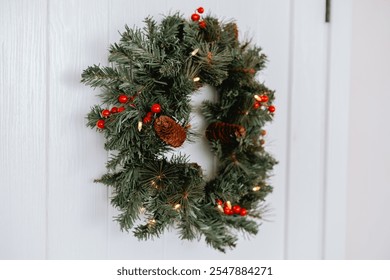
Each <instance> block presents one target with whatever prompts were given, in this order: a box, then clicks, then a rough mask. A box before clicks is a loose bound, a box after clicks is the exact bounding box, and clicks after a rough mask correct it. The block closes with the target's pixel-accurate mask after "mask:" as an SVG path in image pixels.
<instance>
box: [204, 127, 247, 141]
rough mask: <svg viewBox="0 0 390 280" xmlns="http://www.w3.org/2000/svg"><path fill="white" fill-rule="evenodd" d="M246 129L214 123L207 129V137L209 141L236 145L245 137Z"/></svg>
mask: <svg viewBox="0 0 390 280" xmlns="http://www.w3.org/2000/svg"><path fill="white" fill-rule="evenodd" d="M245 133H246V130H245V127H243V126H242V125H239V124H231V123H224V122H214V123H211V124H209V126H208V127H207V129H206V137H207V139H209V141H212V140H220V141H221V143H222V144H226V145H231V144H236V143H237V142H238V141H237V140H238V139H239V138H241V137H245Z"/></svg>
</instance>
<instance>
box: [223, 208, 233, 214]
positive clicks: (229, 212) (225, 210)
mask: <svg viewBox="0 0 390 280" xmlns="http://www.w3.org/2000/svg"><path fill="white" fill-rule="evenodd" d="M223 212H224V213H225V214H226V215H233V210H232V209H230V208H229V207H224V208H223Z"/></svg>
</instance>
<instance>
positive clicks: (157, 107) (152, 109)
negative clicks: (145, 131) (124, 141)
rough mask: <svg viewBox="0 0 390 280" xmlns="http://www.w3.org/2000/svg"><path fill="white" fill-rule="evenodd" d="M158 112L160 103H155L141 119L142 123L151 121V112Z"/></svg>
mask: <svg viewBox="0 0 390 280" xmlns="http://www.w3.org/2000/svg"><path fill="white" fill-rule="evenodd" d="M158 113H161V105H160V104H158V103H155V104H153V105H152V106H151V107H150V112H148V113H147V114H146V116H145V117H144V119H143V120H142V121H143V123H144V124H148V123H150V122H152V117H153V114H158Z"/></svg>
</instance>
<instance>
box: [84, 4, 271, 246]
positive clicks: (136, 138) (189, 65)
mask: <svg viewBox="0 0 390 280" xmlns="http://www.w3.org/2000/svg"><path fill="white" fill-rule="evenodd" d="M203 12H204V9H203V8H202V7H200V8H198V9H197V10H196V11H195V12H194V14H192V16H191V19H188V20H187V19H185V18H183V16H181V15H180V14H174V15H169V16H166V17H164V18H163V20H162V21H161V23H160V24H158V23H157V22H156V21H155V20H153V19H152V18H150V17H148V18H146V19H145V24H146V26H145V28H143V29H139V28H133V29H131V28H129V27H128V26H126V27H125V31H124V32H123V33H121V39H120V42H119V43H115V44H113V45H111V47H110V50H109V53H110V54H109V62H110V63H111V66H109V67H105V66H100V65H94V66H90V67H88V68H87V69H86V70H84V72H83V73H82V80H81V81H82V82H83V83H85V84H86V85H89V86H91V87H93V88H97V87H99V88H101V89H102V91H101V93H100V94H99V96H100V97H101V100H102V105H96V106H94V107H93V108H92V109H91V111H90V113H89V114H88V116H87V119H88V123H87V125H88V126H89V127H91V128H97V130H98V131H99V132H101V133H102V134H103V135H104V137H105V140H106V141H105V149H106V150H108V151H112V152H111V156H110V159H109V160H108V162H107V164H106V167H107V173H106V174H105V175H103V176H102V177H101V178H100V179H98V180H95V181H96V182H100V183H103V184H105V185H107V186H110V187H112V188H113V196H112V198H111V203H112V205H113V206H115V207H116V208H117V209H119V211H120V214H119V215H118V216H117V217H116V220H117V221H118V222H119V224H120V227H121V229H122V230H126V231H128V230H130V229H132V228H134V229H133V232H134V235H135V236H136V237H138V238H139V239H148V238H150V237H154V236H156V237H159V236H160V234H161V233H162V232H163V231H164V230H165V229H167V228H169V227H174V228H176V229H177V230H178V233H179V235H180V238H181V239H187V240H193V239H195V238H200V237H202V236H203V237H204V238H205V241H206V242H207V244H209V245H211V246H212V247H214V248H215V249H218V250H220V251H222V252H225V249H226V248H227V247H230V248H232V247H235V246H236V241H237V235H236V233H235V230H242V231H244V232H247V233H249V234H256V233H257V231H258V226H259V224H258V223H257V221H258V220H262V218H263V214H264V210H265V207H264V200H265V197H266V195H267V194H268V193H270V192H271V191H272V187H271V186H270V185H269V184H268V183H267V179H268V178H269V176H270V171H271V170H272V168H273V166H274V164H276V161H275V159H274V158H273V157H272V156H271V155H270V154H269V153H268V152H266V151H265V150H264V136H265V134H266V131H265V130H264V129H262V128H263V126H264V125H265V123H266V122H269V121H271V120H272V118H273V115H274V111H275V107H274V106H273V105H272V102H273V100H274V91H272V90H270V89H268V88H267V87H266V86H265V85H264V84H263V83H261V82H259V81H257V80H256V78H255V75H256V73H258V72H259V71H260V70H262V69H263V68H264V67H265V62H266V56H265V55H264V54H263V53H262V52H261V48H259V47H256V46H252V45H251V44H250V42H249V41H245V42H243V43H241V42H239V40H238V28H237V25H236V23H235V22H233V21H231V22H221V21H219V20H218V19H217V18H214V17H212V16H204V17H203V16H202V14H203ZM205 84H208V85H211V86H213V87H215V88H216V91H217V95H218V100H219V101H218V102H211V101H204V102H203V104H202V113H203V115H204V117H205V119H206V120H207V122H208V127H207V129H206V131H205V136H206V137H207V139H208V140H209V143H210V149H211V150H212V151H213V152H214V154H215V156H216V158H217V159H218V170H217V176H216V177H215V178H214V179H211V180H208V181H207V180H206V178H205V177H204V176H203V172H202V168H201V166H199V165H198V164H197V163H192V162H190V161H189V157H188V156H187V155H183V154H179V155H175V156H168V152H169V151H172V149H174V148H176V147H180V146H181V145H182V144H183V142H184V141H186V140H188V139H189V138H191V137H190V136H191V135H193V134H194V133H193V132H192V131H191V126H190V113H191V106H190V98H191V95H192V94H193V93H194V91H196V90H198V89H199V88H200V87H202V86H203V85H205ZM139 219H144V223H142V224H139V223H138V224H135V223H136V221H137V220H139Z"/></svg>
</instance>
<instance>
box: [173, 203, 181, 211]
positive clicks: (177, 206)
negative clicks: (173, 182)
mask: <svg viewBox="0 0 390 280" xmlns="http://www.w3.org/2000/svg"><path fill="white" fill-rule="evenodd" d="M180 207H181V205H180V204H179V203H178V204H176V205H175V206H174V207H173V208H174V209H175V210H179V209H180Z"/></svg>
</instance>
